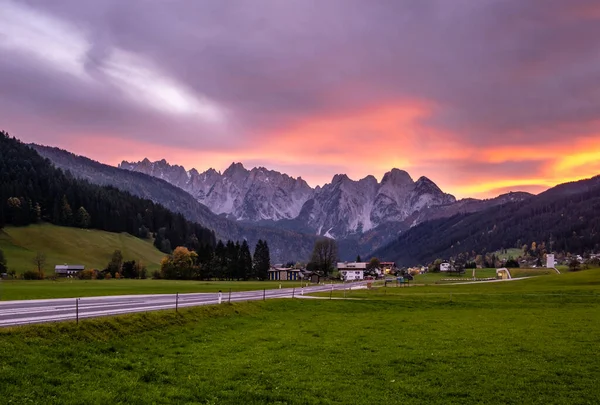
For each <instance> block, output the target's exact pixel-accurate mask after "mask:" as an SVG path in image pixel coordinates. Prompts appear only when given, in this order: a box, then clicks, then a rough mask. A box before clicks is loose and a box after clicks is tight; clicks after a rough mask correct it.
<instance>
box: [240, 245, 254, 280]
mask: <svg viewBox="0 0 600 405" xmlns="http://www.w3.org/2000/svg"><path fill="white" fill-rule="evenodd" d="M239 261H240V264H239V266H240V276H241V278H242V279H244V280H248V279H249V278H250V277H252V255H251V254H250V247H249V246H248V242H246V240H244V241H243V242H242V246H241V247H240V256H239Z"/></svg>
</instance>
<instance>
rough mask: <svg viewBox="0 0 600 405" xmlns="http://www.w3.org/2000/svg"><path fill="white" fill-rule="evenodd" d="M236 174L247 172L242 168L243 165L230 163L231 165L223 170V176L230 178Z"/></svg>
mask: <svg viewBox="0 0 600 405" xmlns="http://www.w3.org/2000/svg"><path fill="white" fill-rule="evenodd" d="M238 172H244V173H247V172H248V170H246V168H245V167H244V165H243V164H242V163H240V162H232V163H231V165H229V167H228V168H227V169H225V171H224V172H223V175H224V176H231V175H233V174H235V173H238Z"/></svg>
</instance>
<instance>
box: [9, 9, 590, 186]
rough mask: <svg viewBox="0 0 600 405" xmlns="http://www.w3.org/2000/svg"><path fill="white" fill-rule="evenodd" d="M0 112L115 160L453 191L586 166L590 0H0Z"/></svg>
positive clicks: (551, 177) (14, 126)
mask: <svg viewBox="0 0 600 405" xmlns="http://www.w3.org/2000/svg"><path fill="white" fill-rule="evenodd" d="M0 9H2V12H1V13H0V94H1V96H0V122H1V127H2V128H3V129H6V130H8V131H9V132H11V133H12V134H13V135H15V136H17V137H19V138H21V139H23V140H25V141H31V142H39V143H43V144H50V145H56V146H59V147H63V148H66V149H69V150H72V151H74V152H77V153H80V154H85V155H87V156H90V157H92V158H94V159H97V160H100V161H103V162H107V163H111V164H116V163H117V162H119V161H120V160H121V159H130V160H131V159H135V160H137V159H141V158H143V157H145V156H148V157H149V158H151V159H160V158H163V157H164V158H166V159H167V160H169V161H171V162H173V163H179V164H183V165H185V166H186V167H196V168H197V169H199V170H203V169H207V168H208V167H215V168H217V169H223V168H225V167H226V166H227V165H228V164H229V163H230V162H231V161H234V160H235V161H242V162H244V163H245V164H246V165H247V166H252V165H261V166H267V167H270V168H273V169H278V170H282V171H286V172H288V173H289V174H291V175H295V176H300V175H301V176H302V177H303V178H305V179H307V180H308V181H309V183H311V184H312V185H316V184H322V183H324V182H327V181H329V180H330V179H331V177H332V176H333V175H334V174H335V173H339V172H344V173H348V174H349V175H350V176H351V177H354V178H359V177H364V176H366V175H367V174H374V175H376V176H381V175H382V174H383V173H384V172H385V171H387V170H388V169H390V168H391V167H399V168H402V169H405V170H407V171H409V172H410V173H411V174H412V176H413V177H415V178H416V177H418V176H421V175H426V176H428V177H430V178H431V179H433V180H434V181H436V182H437V183H438V184H439V185H440V186H441V187H442V188H443V189H444V190H446V191H448V192H452V193H455V194H456V195H458V196H490V195H493V194H494V193H498V192H503V191H507V190H511V189H512V190H517V189H521V190H529V191H534V192H538V191H540V190H543V189H544V188H547V187H549V186H552V185H554V184H556V183H559V182H563V181H568V180H574V179H578V178H582V177H589V176H592V175H595V174H598V173H599V172H600V163H598V162H600V159H599V158H600V86H598V84H597V83H600V42H599V41H598V40H597V38H600V7H598V5H597V2H596V1H593V0H589V1H588V0H574V1H570V2H565V1H558V0H557V1H555V0H543V1H542V0H539V1H536V0H532V1H526V2H525V1H521V0H502V1H492V0H481V1H472V0H454V1H445V0H431V1H427V0H414V1H409V0H406V1H394V0H389V1H386V0H376V1H370V2H364V1H360V0H329V1H326V2H323V1H309V0H298V1H285V2H282V1H278V0H260V1H253V2H248V1H229V2H222V1H220V0H214V1H212V0H211V1H208V0H207V1H202V2H196V1H191V0H190V1H184V0H178V1H170V2H163V1H147V0H131V1H127V2H123V1H119V0H106V1H94V2H81V1H78V0H56V1H52V2H48V1H44V0H29V1H14V0H0Z"/></svg>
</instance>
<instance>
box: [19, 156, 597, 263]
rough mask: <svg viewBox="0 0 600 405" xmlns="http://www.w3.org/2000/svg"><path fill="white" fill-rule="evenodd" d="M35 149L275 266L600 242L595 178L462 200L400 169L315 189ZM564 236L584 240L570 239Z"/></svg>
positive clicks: (272, 179) (260, 177) (251, 176)
mask: <svg viewBox="0 0 600 405" xmlns="http://www.w3.org/2000/svg"><path fill="white" fill-rule="evenodd" d="M31 146H32V147H33V148H35V149H36V150H37V151H38V153H40V154H41V155H42V156H44V157H46V158H48V159H50V160H51V161H52V163H53V164H54V165H55V166H57V167H59V168H62V169H63V170H65V171H68V172H69V173H71V175H73V176H77V177H80V178H84V179H87V180H88V181H90V182H92V183H96V184H103V185H112V186H114V187H116V188H119V189H122V190H125V191H128V192H130V193H132V194H135V195H139V196H142V197H144V198H148V199H151V200H153V201H156V202H159V203H160V204H163V205H165V206H167V207H169V208H170V209H172V210H173V211H175V212H179V213H182V214H183V215H184V216H185V217H186V218H188V219H190V220H192V221H197V222H199V223H201V224H203V225H205V226H207V227H209V228H211V229H214V231H215V233H216V235H217V237H218V238H222V239H233V240H241V239H247V240H248V241H249V242H250V243H251V244H252V243H253V242H254V241H257V240H258V239H266V240H268V241H269V245H270V246H273V248H272V252H271V253H272V259H273V260H274V261H286V260H302V261H305V260H307V259H308V258H309V256H310V252H311V250H312V246H313V244H314V241H315V240H316V238H317V237H319V236H327V237H331V238H335V239H336V240H337V242H338V245H339V248H340V259H342V260H353V259H354V258H355V257H356V255H357V254H360V255H361V256H363V257H369V255H370V254H376V255H378V256H379V257H382V258H385V259H389V260H396V261H397V262H398V263H399V264H416V263H424V262H426V261H429V260H432V259H434V258H437V257H449V256H450V255H453V254H456V253H457V252H459V253H460V252H466V251H473V250H475V251H478V252H479V251H481V250H486V249H488V251H490V250H489V249H494V250H495V249H499V248H501V247H513V246H517V245H518V244H519V243H521V242H522V241H525V240H529V239H532V240H538V241H542V240H545V239H547V240H548V241H549V242H550V241H552V240H560V243H561V244H562V246H564V247H565V249H571V250H573V251H578V250H581V249H584V248H589V247H590V244H592V247H593V244H594V243H596V242H595V241H596V239H595V238H596V236H595V235H596V234H597V233H596V232H595V231H594V229H595V228H594V227H595V226H596V225H595V224H596V222H597V221H595V219H594V218H595V217H594V215H596V214H595V213H597V212H599V211H600V206H598V204H600V203H597V202H596V201H597V198H596V197H597V196H596V194H594V193H596V192H598V193H600V186H598V187H597V185H596V183H599V182H600V180H598V179H596V178H595V179H591V180H585V181H583V182H578V183H569V184H566V185H559V186H557V187H554V188H552V189H550V190H548V191H546V192H544V193H541V194H540V195H538V196H533V195H531V194H529V193H524V192H512V193H507V194H503V195H500V196H498V197H495V198H491V199H485V200H479V199H473V198H466V199H461V200H456V198H454V197H453V196H452V195H450V194H448V193H445V192H443V191H442V190H440V188H439V187H438V186H437V185H436V184H435V183H434V182H433V181H431V180H430V179H428V178H426V177H421V178H419V179H417V180H416V181H414V180H413V179H412V178H411V177H410V175H409V174H408V173H406V172H405V171H403V170H399V169H392V170H390V171H389V172H388V173H386V174H385V175H384V176H383V178H382V179H381V181H377V179H376V178H375V177H373V176H367V177H365V178H363V179H361V180H357V181H355V180H351V179H350V178H348V176H346V175H344V174H338V175H335V176H334V177H333V179H332V180H331V182H330V183H327V184H325V185H323V186H321V187H315V188H311V187H310V186H309V185H308V184H307V183H306V182H305V181H304V180H303V179H301V178H293V177H290V176H288V175H286V174H282V173H279V172H277V171H273V170H268V169H266V168H262V167H258V168H253V169H251V170H248V169H246V168H245V167H244V166H243V165H242V164H241V163H233V164H232V165H231V166H230V167H229V168H227V170H225V171H224V172H223V173H220V172H218V171H216V170H214V169H209V170H207V171H206V172H203V173H199V172H198V171H196V170H194V169H192V170H186V169H184V168H183V167H181V166H178V165H170V164H169V163H168V162H166V161H165V160H160V161H157V162H150V161H149V160H148V159H144V160H142V161H140V162H136V163H130V162H122V163H121V164H120V165H119V167H118V168H115V167H112V166H107V165H103V164H100V163H98V162H94V161H92V160H90V159H87V158H85V157H81V156H76V155H73V154H71V153H69V152H66V151H62V150H60V149H56V148H50V147H45V146H39V145H31ZM586 198H588V199H589V201H591V202H592V203H593V204H592V205H591V206H588V205H586ZM599 198H600V197H599ZM586 207H587V208H586ZM558 215H560V217H558ZM573 215H579V216H578V217H577V218H576V217H574V216H573ZM561 218H565V219H568V220H567V221H563V220H562V219H561ZM576 225H577V226H576ZM590 227H592V228H590ZM567 234H570V235H572V236H573V235H577V236H573V237H572V240H571V239H569V240H567V239H568V238H567V237H566V236H565V235H567ZM544 238H545V239H544ZM529 243H530V242H529Z"/></svg>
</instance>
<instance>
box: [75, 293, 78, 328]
mask: <svg viewBox="0 0 600 405" xmlns="http://www.w3.org/2000/svg"><path fill="white" fill-rule="evenodd" d="M75 323H76V324H77V325H79V298H75Z"/></svg>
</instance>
